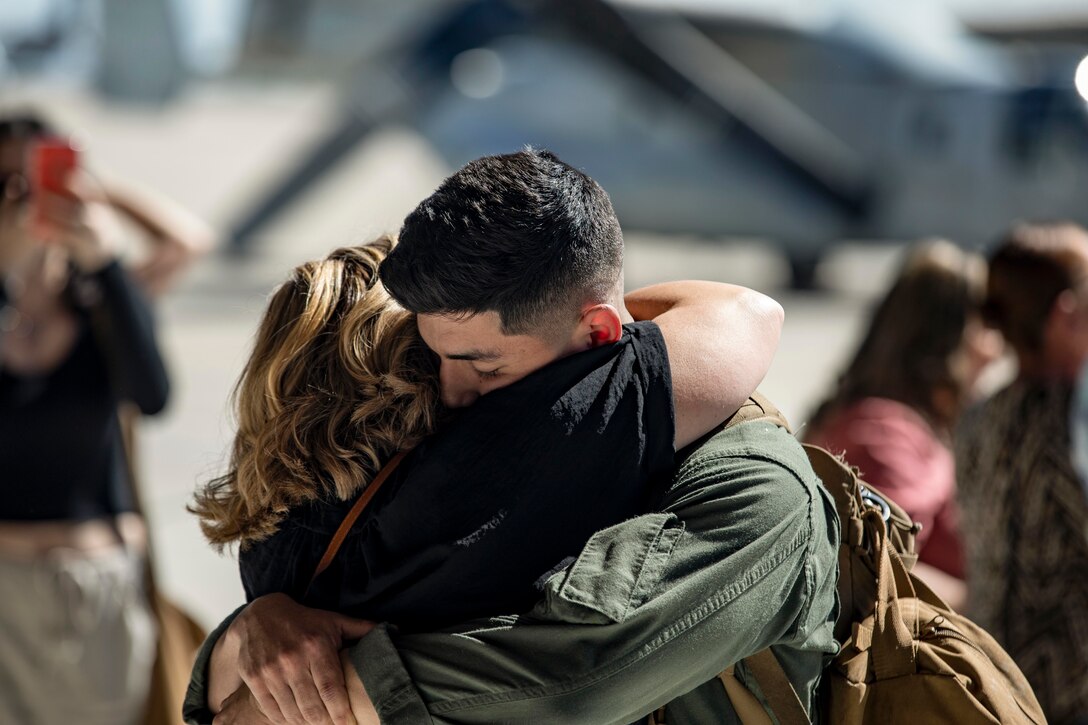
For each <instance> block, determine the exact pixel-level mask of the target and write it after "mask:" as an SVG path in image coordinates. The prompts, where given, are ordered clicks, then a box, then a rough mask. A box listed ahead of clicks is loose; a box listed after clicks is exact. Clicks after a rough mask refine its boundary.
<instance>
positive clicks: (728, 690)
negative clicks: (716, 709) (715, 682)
mask: <svg viewBox="0 0 1088 725" xmlns="http://www.w3.org/2000/svg"><path fill="white" fill-rule="evenodd" d="M718 679H719V680H721V683H722V685H724V686H725V694H726V696H727V697H728V698H729V702H730V703H731V704H732V705H733V710H734V711H735V712H736V713H737V719H738V720H740V722H741V725H772V722H771V717H770V715H768V714H767V711H766V710H765V709H764V708H763V704H762V703H761V702H760V701H759V700H758V699H757V698H756V696H755V695H753V694H752V691H751V690H749V689H748V688H747V687H745V686H744V683H743V682H741V681H740V680H738V679H737V676H736V673H735V672H734V666H733V665H729V667H728V668H727V669H726V670H725V672H722V673H720V674H719V675H718ZM775 714H777V712H776V713H775Z"/></svg>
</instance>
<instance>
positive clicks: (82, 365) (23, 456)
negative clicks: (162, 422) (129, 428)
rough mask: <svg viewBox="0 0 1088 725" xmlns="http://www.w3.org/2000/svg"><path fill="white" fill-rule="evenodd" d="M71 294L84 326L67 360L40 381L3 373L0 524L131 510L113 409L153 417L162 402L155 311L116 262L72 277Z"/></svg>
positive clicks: (164, 387) (0, 302) (164, 386)
mask: <svg viewBox="0 0 1088 725" xmlns="http://www.w3.org/2000/svg"><path fill="white" fill-rule="evenodd" d="M69 291H70V295H69V297H70V299H69V301H70V303H71V305H72V308H73V310H74V312H75V314H76V317H77V319H78V323H79V326H80V329H79V333H78V338H77V339H76V341H75V344H74V345H73V347H72V351H71V353H70V354H69V355H68V357H67V358H66V359H65V360H64V361H63V362H61V364H60V365H58V366H57V367H56V368H55V369H54V370H50V371H48V372H45V373H42V374H40V375H33V376H24V375H14V374H12V373H10V372H9V371H7V370H4V369H2V368H0V481H2V482H3V483H4V496H3V498H2V499H0V520H20V521H41V520H82V519H90V518H95V517H99V516H104V515H108V514H114V513H119V512H121V511H129V510H131V508H132V502H131V496H130V493H129V489H128V485H127V480H126V478H127V476H128V468H127V464H126V462H125V453H124V446H123V441H122V438H121V430H120V426H119V424H118V420H117V406H118V404H119V403H120V402H121V401H131V402H133V403H135V404H136V405H137V407H139V408H140V410H141V411H142V412H144V413H155V412H158V411H159V410H161V409H162V407H163V406H164V405H165V404H166V397H167V393H168V392H169V384H168V381H167V377H166V370H165V368H164V367H163V362H162V359H161V358H160V356H159V350H158V347H157V345H156V343H155V335H154V326H153V323H152V317H151V310H150V308H149V307H148V305H147V302H146V301H145V300H144V299H143V296H142V295H141V294H140V292H139V291H138V290H137V289H136V287H135V285H134V284H133V282H132V281H131V280H130V279H129V278H128V275H126V274H125V272H124V270H123V269H121V267H120V265H119V264H118V263H117V262H113V263H111V264H109V265H107V266H106V267H105V268H103V269H102V270H100V271H98V272H96V273H94V274H91V275H80V276H77V277H75V278H74V280H73V285H72V287H71V288H70V290H69ZM4 304H5V295H4V294H3V290H2V289H0V309H2V308H3V307H4ZM2 343H3V341H2V340H0V344H2Z"/></svg>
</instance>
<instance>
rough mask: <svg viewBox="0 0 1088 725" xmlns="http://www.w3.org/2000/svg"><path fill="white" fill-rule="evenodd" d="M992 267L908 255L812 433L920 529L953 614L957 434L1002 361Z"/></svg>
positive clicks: (957, 555) (940, 250) (959, 596)
mask: <svg viewBox="0 0 1088 725" xmlns="http://www.w3.org/2000/svg"><path fill="white" fill-rule="evenodd" d="M985 280H986V268H985V262H984V261H983V260H982V258H981V257H978V256H977V255H975V254H971V253H968V252H964V251H962V250H960V249H959V248H958V247H956V246H955V245H953V244H952V243H950V242H946V241H929V242H923V243H921V244H919V245H918V246H916V247H915V248H914V249H912V250H911V252H910V253H909V254H908V256H907V259H906V261H905V263H904V265H903V267H902V270H901V271H900V273H899V275H898V277H897V279H896V281H895V283H894V284H893V285H892V288H891V289H890V290H889V291H888V293H887V294H886V295H885V297H884V298H883V300H882V301H881V302H880V304H879V305H878V306H877V308H876V312H875V313H874V314H873V317H872V321H871V322H870V324H869V327H868V329H867V331H866V333H865V336H864V337H863V338H862V342H861V345H860V346H859V347H858V350H857V352H856V353H855V354H854V357H853V359H852V360H851V362H850V364H849V365H848V366H847V368H846V371H845V372H844V373H843V374H842V375H841V376H840V378H839V381H838V384H837V386H836V388H835V391H834V392H833V393H832V395H831V396H830V397H829V398H828V399H827V400H826V401H825V402H824V403H823V404H821V405H820V406H819V408H818V409H817V411H816V413H815V415H814V416H813V418H812V420H811V422H810V424H809V427H808V429H807V432H806V436H805V437H806V439H807V440H808V442H810V443H815V444H817V445H820V446H823V447H825V448H827V449H829V450H831V451H834V452H836V453H839V452H841V453H844V454H845V456H846V460H847V461H849V462H850V463H851V464H853V465H855V466H857V467H858V468H859V469H860V470H861V474H862V476H863V477H864V479H865V480H866V481H867V482H868V483H871V484H873V485H874V486H876V487H877V488H878V489H880V490H881V491H882V492H883V493H886V494H888V495H889V496H890V497H891V498H892V499H894V500H895V501H896V503H898V504H899V505H901V506H902V507H903V508H904V509H905V510H906V511H907V513H909V514H910V515H911V517H912V518H913V519H914V520H915V521H916V522H918V523H920V524H922V529H921V531H920V532H919V534H918V539H917V546H918V551H919V566H918V569H917V573H919V574H920V575H921V576H922V577H923V578H924V579H925V580H926V581H927V583H929V584H930V585H931V586H933V587H934V589H936V590H937V591H938V593H940V594H942V595H943V596H944V597H945V598H946V599H947V600H948V602H949V604H951V605H952V606H953V607H954V608H957V609H958V608H961V607H962V606H963V604H964V602H965V597H966V591H965V586H964V584H963V580H964V577H965V572H964V564H963V549H962V544H961V542H960V533H959V525H958V515H959V514H958V510H957V507H956V481H955V461H954V459H953V456H952V450H951V445H952V430H953V428H954V426H955V425H956V422H957V420H958V419H959V416H960V414H961V412H962V411H963V409H964V407H965V406H966V405H967V404H968V402H969V401H970V400H971V397H972V395H973V393H974V390H975V387H976V383H977V381H978V378H979V376H980V374H981V372H982V370H983V369H984V368H985V367H986V365H988V364H989V363H990V362H991V361H993V360H994V359H995V358H996V357H997V355H998V354H999V353H1000V351H1001V342H1000V339H999V337H997V336H996V335H995V333H994V332H993V331H992V330H988V329H987V328H986V326H985V325H984V324H983V321H982V298H983V295H984V292H985V284H986V281H985Z"/></svg>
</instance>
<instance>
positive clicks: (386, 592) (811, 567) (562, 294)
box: [185, 149, 838, 725]
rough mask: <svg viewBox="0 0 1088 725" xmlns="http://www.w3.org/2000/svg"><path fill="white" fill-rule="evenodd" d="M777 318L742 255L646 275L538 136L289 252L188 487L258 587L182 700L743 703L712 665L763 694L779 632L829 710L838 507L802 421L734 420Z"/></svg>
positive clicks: (595, 192) (482, 709)
mask: <svg viewBox="0 0 1088 725" xmlns="http://www.w3.org/2000/svg"><path fill="white" fill-rule="evenodd" d="M781 326H782V310H781V308H780V307H779V306H778V305H777V303H775V302H774V301H773V300H771V299H769V298H767V297H765V296H763V295H761V294H759V293H756V292H753V291H751V290H748V289H744V288H741V287H737V286H733V285H727V284H720V283H714V282H668V283H663V284H658V285H653V286H651V287H646V288H643V289H639V290H635V291H632V292H628V293H626V294H625V293H624V289H623V237H622V234H621V231H620V226H619V222H618V221H617V219H616V216H615V213H614V212H613V210H612V205H611V203H610V201H609V198H608V195H607V194H606V193H605V191H604V190H603V189H602V188H601V187H600V186H599V185H598V184H597V183H596V182H595V181H593V179H591V178H590V177H588V176H587V175H585V174H584V173H582V172H580V171H578V170H577V169H575V168H572V167H571V166H569V165H568V164H566V163H564V162H563V161H561V160H559V159H558V158H557V157H556V156H554V155H553V154H551V153H548V152H546V151H539V150H534V149H527V150H524V151H521V152H518V153H514V154H508V155H502V156H491V157H485V158H481V159H477V160H476V161H473V162H471V163H469V164H467V165H466V166H465V167H463V168H462V169H460V170H459V171H457V172H456V173H454V174H453V175H452V176H450V177H449V178H448V179H446V180H445V181H444V182H443V183H442V185H441V186H440V187H439V188H438V189H437V190H436V191H435V192H434V193H433V194H432V195H431V196H430V197H428V198H427V199H425V200H424V201H423V202H422V203H421V204H420V205H419V206H418V207H417V208H416V209H415V210H414V211H413V212H412V213H411V214H410V215H409V216H408V217H407V219H406V220H405V222H404V226H403V227H402V229H401V231H400V234H399V237H398V239H397V241H396V242H394V240H392V239H389V238H382V239H378V240H376V241H374V242H371V243H369V244H365V245H361V246H358V247H348V248H343V249H338V250H336V251H334V252H333V253H332V254H330V255H329V256H328V257H326V258H325V259H323V260H320V261H316V262H310V263H307V264H304V265H302V266H300V267H298V268H297V269H295V271H294V273H293V274H292V276H291V277H290V279H289V280H288V281H287V282H285V283H284V284H283V285H281V286H280V287H279V288H278V289H277V291H276V292H275V293H274V294H273V295H272V297H271V300H270V303H269V306H268V309H267V311H266V313H265V316H264V319H263V320H262V323H261V326H260V329H259V331H258V334H257V339H256V342H255V346H254V349H253V353H252V355H251V357H250V359H249V361H248V363H247V365H246V367H245V370H244V371H243V374H242V378H241V380H240V381H239V385H238V388H237V400H236V402H237V408H238V431H237V435H236V438H235V441H234V447H233V451H232V456H231V462H230V467H229V470H228V471H227V472H226V473H225V474H224V475H223V476H221V477H219V478H218V479H215V480H214V481H212V482H210V483H209V484H208V485H207V486H205V487H204V488H203V489H202V490H201V491H200V492H199V493H198V495H197V498H196V501H195V503H194V504H193V510H194V511H195V512H196V514H197V515H198V516H199V517H200V519H201V524H202V527H203V529H204V532H205V534H206V535H207V536H208V538H209V540H210V541H211V542H212V543H213V544H214V545H216V546H219V547H223V546H228V545H235V544H237V545H238V551H239V563H240V569H241V575H242V580H243V583H244V586H245V591H246V597H247V602H248V603H247V604H246V605H245V606H243V607H240V608H239V609H238V610H237V611H236V612H234V613H233V614H232V615H230V617H228V618H227V620H226V621H224V622H223V623H222V624H221V625H220V626H219V627H218V628H217V629H216V630H215V631H214V632H213V633H212V634H211V635H210V636H209V638H208V640H207V642H206V643H205V645H204V647H203V648H202V650H201V652H200V654H199V657H198V659H197V662H196V665H195V667H194V670H193V679H192V682H191V683H190V688H189V693H188V697H187V698H186V702H185V716H186V719H187V721H188V722H191V723H207V722H212V721H213V719H214V722H215V723H267V722H271V723H352V722H358V723H377V722H382V723H401V722H403V723H430V722H458V723H460V722H465V723H477V722H480V723H484V722H487V723H494V722H549V723H560V722H561V723H575V722H585V723H633V722H640V721H641V722H644V721H645V718H646V717H647V716H648V715H652V714H655V713H656V716H657V717H661V716H662V715H663V718H664V720H665V721H667V722H668V723H669V725H682V724H683V723H707V722H726V723H730V722H739V720H738V719H737V716H736V713H735V712H734V710H733V707H732V705H731V704H730V700H729V698H728V697H727V695H726V692H725V689H724V687H723V685H722V681H721V680H720V679H718V674H719V673H720V672H722V671H723V670H726V669H727V668H728V667H730V666H732V665H737V667H736V672H735V674H736V677H737V678H738V679H740V680H741V682H742V683H744V684H747V685H749V687H750V689H753V690H754V691H755V692H756V693H757V696H758V692H759V689H758V687H756V686H754V683H753V682H752V681H751V678H750V675H749V673H747V672H746V671H745V668H744V666H743V664H738V663H740V661H741V660H742V659H744V658H745V657H747V656H749V655H751V654H753V653H755V652H758V651H760V650H763V649H764V648H766V647H771V648H772V651H773V652H774V654H775V656H776V657H777V659H778V661H779V662H780V663H781V665H782V667H783V669H784V671H785V672H786V674H787V676H788V677H789V679H790V681H791V683H792V685H793V687H794V689H795V690H796V691H797V693H798V694H799V695H800V698H801V700H802V704H803V705H804V707H805V709H806V710H808V712H809V713H813V712H814V711H815V710H814V702H813V698H814V696H815V692H816V686H817V684H818V681H819V677H820V673H821V671H822V669H823V667H824V665H825V664H826V663H827V661H828V660H829V659H830V658H831V657H832V655H833V654H834V653H835V652H836V650H837V645H836V643H835V640H834V638H833V635H832V629H833V625H834V622H835V615H836V610H837V603H836V595H835V588H836V580H837V573H838V563H837V558H836V557H837V543H838V521H837V519H836V516H835V512H834V506H833V504H832V502H831V501H830V499H829V498H828V497H827V494H826V492H825V491H824V489H823V487H822V486H821V485H820V484H819V480H818V478H817V477H816V475H815V474H814V472H813V471H812V468H811V467H810V465H809V463H808V459H807V457H806V455H805V453H804V451H803V450H802V448H801V446H800V444H798V443H797V442H796V441H795V440H794V438H793V437H792V436H791V435H790V433H789V432H788V431H787V430H786V429H785V428H784V427H782V426H780V425H777V424H776V423H775V422H774V421H772V420H770V419H768V418H767V417H765V416H760V417H758V418H756V419H753V420H751V421H749V422H745V423H741V424H738V425H730V426H725V425H723V423H724V422H725V421H726V420H727V419H729V418H730V417H731V416H733V414H734V413H736V411H738V409H739V408H741V407H742V406H745V407H746V408H747V409H749V410H750V409H752V407H753V406H756V407H759V408H762V409H767V410H768V412H770V411H771V410H772V409H771V408H770V406H769V404H767V403H766V402H765V401H762V400H761V399H759V398H756V399H754V400H753V399H751V396H752V395H753V394H754V392H755V389H756V386H757V385H758V384H759V382H760V381H761V380H762V378H763V376H764V375H765V373H766V372H767V369H768V368H769V366H770V363H771V360H772V357H773V355H774V351H775V348H776V346H777V343H778V336H779V332H780V329H781ZM379 479H380V480H379ZM378 484H380V487H379V485H378ZM368 494H369V496H370V498H369V500H368V501H367V502H366V505H365V509H364V510H363V511H362V513H361V515H359V516H358V519H357V520H355V522H354V524H352V525H351V526H350V528H349V530H348V531H347V534H346V536H345V537H344V538H343V539H342V543H341V544H340V546H339V549H338V550H337V551H336V553H335V556H334V557H332V559H331V563H329V562H326V563H328V566H327V567H324V568H323V569H321V570H320V573H318V574H317V575H316V576H315V572H317V571H318V564H319V562H320V561H321V559H322V558H323V554H324V553H325V552H326V551H327V550H328V548H329V544H330V541H331V540H332V539H333V537H334V534H336V532H337V529H338V528H340V527H341V524H342V523H343V522H344V521H345V517H346V516H347V515H348V512H349V509H351V508H352V506H353V505H354V504H355V503H356V502H357V501H358V500H359V499H360V496H367V495H368Z"/></svg>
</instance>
